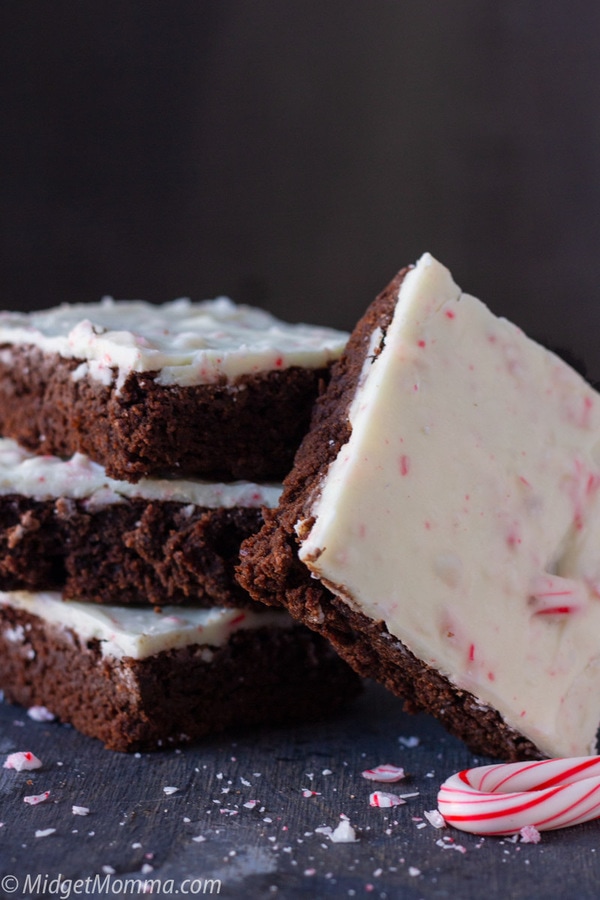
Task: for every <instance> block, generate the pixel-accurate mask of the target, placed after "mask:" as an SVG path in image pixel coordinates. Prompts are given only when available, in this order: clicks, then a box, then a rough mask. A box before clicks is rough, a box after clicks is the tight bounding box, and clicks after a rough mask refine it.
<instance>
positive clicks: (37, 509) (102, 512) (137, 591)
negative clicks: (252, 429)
mask: <svg viewBox="0 0 600 900" xmlns="http://www.w3.org/2000/svg"><path fill="white" fill-rule="evenodd" d="M261 524H262V514H261V511H260V509H253V508H244V507H234V508H232V509H227V508H217V509H203V508H201V507H192V506H191V505H190V504H184V503H174V502H168V501H148V500H143V499H136V498H132V499H128V500H127V501H122V502H120V503H113V504H108V505H100V506H97V507H93V506H89V505H87V504H86V502H85V501H83V500H73V499H66V498H57V499H56V500H35V499H33V498H30V497H23V496H21V495H15V494H7V495H0V590H2V591H12V590H29V591H40V590H60V591H62V592H63V594H64V596H65V597H67V598H77V599H80V600H86V601H89V602H95V603H114V602H115V598H117V599H118V602H119V603H122V604H136V605H147V604H150V605H153V606H163V605H176V604H184V605H194V606H202V607H209V606H239V607H246V606H250V607H252V606H255V605H256V604H255V602H254V601H253V600H251V598H250V597H249V595H248V593H247V592H246V591H245V590H244V589H243V588H242V587H240V585H239V583H238V582H237V580H236V578H235V566H236V564H237V562H238V561H239V547H240V543H241V541H242V540H243V539H244V538H245V537H248V536H249V535H250V534H252V533H254V532H255V531H257V530H258V529H259V528H260V526H261Z"/></svg>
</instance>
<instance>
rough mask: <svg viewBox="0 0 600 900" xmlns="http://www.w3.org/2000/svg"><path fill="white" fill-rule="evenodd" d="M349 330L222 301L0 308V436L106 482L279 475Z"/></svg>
mask: <svg viewBox="0 0 600 900" xmlns="http://www.w3.org/2000/svg"><path fill="white" fill-rule="evenodd" d="M346 339H347V335H346V334H344V333H342V332H337V331H334V330H332V329H327V328H318V327H314V326H306V325H288V324H285V323H283V322H279V321H278V320H277V319H274V318H273V317H272V316H270V315H269V314H268V313H266V312H264V311H262V310H258V309H252V308H250V307H244V306H235V305H234V304H233V303H231V302H230V301H227V300H226V299H224V298H221V299H219V300H216V301H205V302H204V303H196V304H193V303H190V302H189V301H184V300H181V301H175V302H173V303H166V304H162V305H160V306H152V305H151V304H146V303H142V302H125V301H110V300H104V301H103V302H102V303H96V304H73V305H70V306H69V305H64V306H62V307H57V308H56V309H51V310H46V311H43V312H34V313H0V434H2V435H4V436H6V437H12V438H14V439H15V440H17V441H19V443H21V444H22V445H23V446H24V447H27V448H28V449H29V450H32V451H34V452H36V453H49V454H54V455H57V456H63V457H68V456H71V455H72V454H73V453H75V452H81V453H85V454H86V455H88V456H89V457H90V458H91V459H93V460H95V461H96V462H98V463H100V464H101V465H103V466H104V467H105V468H106V471H107V473H108V474H109V475H110V476H111V477H113V478H117V479H123V480H128V481H137V480H139V479H140V478H142V477H151V476H152V477H154V476H156V475H165V474H166V475H173V474H174V473H177V475H179V476H180V477H196V478H207V479H211V480H223V481H228V480H234V479H247V480H257V481H258V480H269V479H275V480H276V479H280V478H282V477H283V476H284V475H285V474H286V472H287V471H288V470H289V468H290V465H291V463H292V460H293V456H294V452H295V450H296V449H297V446H298V444H299V443H300V440H301V439H302V437H303V434H304V432H305V431H306V428H307V426H308V422H309V418H310V410H311V407H312V404H313V401H314V399H315V397H316V395H317V393H318V391H319V388H320V386H321V384H322V382H323V380H326V379H327V377H328V373H329V367H330V364H331V362H332V361H333V360H334V359H336V358H338V357H339V356H340V354H341V352H342V350H343V347H344V345H345V342H346Z"/></svg>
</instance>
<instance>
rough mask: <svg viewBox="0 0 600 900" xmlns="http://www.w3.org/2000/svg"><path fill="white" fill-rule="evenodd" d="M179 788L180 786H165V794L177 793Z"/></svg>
mask: <svg viewBox="0 0 600 900" xmlns="http://www.w3.org/2000/svg"><path fill="white" fill-rule="evenodd" d="M178 790H179V788H178V787H164V788H163V791H164V792H165V794H167V795H170V794H175V793H176V792H177V791H178Z"/></svg>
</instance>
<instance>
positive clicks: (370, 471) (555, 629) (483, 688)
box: [297, 254, 600, 756]
mask: <svg viewBox="0 0 600 900" xmlns="http://www.w3.org/2000/svg"><path fill="white" fill-rule="evenodd" d="M381 339H382V335H381V333H379V334H377V335H375V338H374V341H375V345H377V344H378V343H379V342H380V341H381ZM350 419H351V423H352V434H351V437H350V439H349V441H348V443H347V444H346V445H345V446H344V447H343V448H342V449H341V451H340V453H339V455H338V457H337V458H336V460H335V461H334V462H333V464H332V465H331V466H330V468H329V471H328V473H327V474H326V476H325V477H324V480H323V483H322V485H321V490H320V494H319V495H318V496H317V497H316V498H315V499H314V503H313V505H312V508H311V509H310V514H311V515H312V516H314V517H315V522H314V525H313V526H312V528H311V527H310V522H309V521H308V520H306V521H304V522H299V523H298V524H297V531H298V534H299V535H300V537H301V538H302V539H303V543H302V546H301V550H300V557H301V559H303V560H304V562H305V563H306V564H307V565H308V566H309V567H310V569H311V570H312V571H313V573H314V574H315V575H316V576H318V577H319V578H321V579H322V580H323V581H324V582H325V583H326V584H327V585H328V586H330V587H331V589H332V590H333V591H335V592H336V593H338V594H339V595H340V596H341V597H342V598H344V599H346V600H347V602H348V603H349V604H350V605H351V606H353V607H354V608H356V609H358V610H360V611H362V612H364V613H365V614H366V615H367V616H369V617H371V618H373V619H375V620H379V619H381V620H383V621H384V622H385V623H386V626H387V628H388V630H389V631H390V633H391V634H392V635H394V636H396V637H397V638H399V639H400V640H401V641H402V642H403V643H404V644H405V645H406V646H407V647H408V648H409V649H410V650H411V651H412V652H413V653H415V655H416V656H417V657H419V658H420V659H422V660H424V661H425V662H426V663H428V664H429V665H431V666H433V667H434V668H435V669H437V670H440V671H441V672H442V673H443V674H445V675H446V676H447V677H448V678H449V679H450V680H451V681H452V682H454V684H455V685H457V686H458V687H459V688H464V689H466V690H468V691H470V692H472V693H473V694H474V695H475V697H476V698H478V701H479V702H480V703H482V704H484V705H489V706H491V707H494V708H496V709H498V710H499V711H500V713H501V714H502V716H503V717H504V719H505V721H506V722H507V723H508V724H509V725H511V726H513V727H514V728H516V729H517V730H518V731H520V732H522V733H523V734H525V735H526V736H528V737H529V738H530V739H531V740H533V741H534V743H535V744H536V745H537V746H538V747H539V748H540V749H541V750H542V751H543V752H545V753H546V754H548V755H550V756H578V755H582V754H588V753H592V752H594V749H595V736H596V730H597V728H598V724H599V722H600V551H599V548H600V490H599V488H600V397H599V395H598V394H597V393H596V392H595V391H594V390H592V388H591V387H590V386H589V385H587V384H586V383H585V382H584V381H583V379H582V378H580V377H579V375H577V374H576V373H575V372H574V371H573V370H572V369H570V368H569V367H568V366H567V365H566V364H565V363H564V362H562V361H561V360H560V359H558V358H557V357H556V356H555V355H554V354H552V353H550V352H548V351H546V350H545V349H543V348H542V347H540V346H539V345H537V344H536V343H534V342H533V341H531V340H529V339H528V338H527V337H526V336H525V335H524V334H523V333H522V332H521V331H520V330H519V329H518V328H516V327H515V326H514V325H512V324H510V323H509V322H507V321H505V320H503V319H498V318H495V317H494V316H493V315H492V313H491V312H490V311H489V310H488V309H487V308H486V307H485V306H484V305H483V304H482V303H481V302H480V301H479V300H476V299H475V298H474V297H470V296H468V295H465V294H462V293H461V291H460V289H459V288H458V287H457V286H456V285H455V284H454V282H453V281H452V278H451V276H450V274H449V272H448V271H447V270H446V269H445V268H444V267H443V266H441V265H440V264H439V263H437V262H436V261H435V260H434V259H432V257H431V256H429V255H428V254H427V255H425V256H424V257H422V259H421V260H420V261H419V262H418V263H417V265H416V266H415V267H414V268H413V269H412V271H411V272H410V273H409V274H408V275H407V276H406V278H405V280H404V282H403V283H402V286H401V288H400V293H399V298H398V303H397V307H396V311H395V314H394V318H393V321H392V323H391V324H390V326H389V328H388V330H387V333H386V334H385V336H383V349H382V351H381V353H380V354H379V355H378V356H376V357H375V358H373V357H371V358H368V359H367V361H366V363H365V367H364V371H363V374H362V383H361V386H360V389H359V391H358V392H357V394H356V397H355V400H354V403H353V405H352V408H351V410H350Z"/></svg>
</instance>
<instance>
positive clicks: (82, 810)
mask: <svg viewBox="0 0 600 900" xmlns="http://www.w3.org/2000/svg"><path fill="white" fill-rule="evenodd" d="M71 812H72V813H73V815H74V816H88V815H89V813H90V811H89V809H88V807H87V806H72V807H71Z"/></svg>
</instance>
